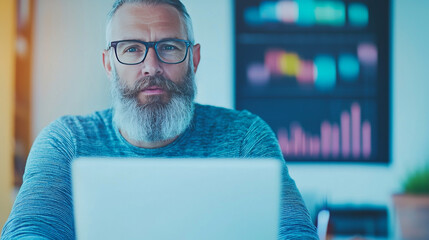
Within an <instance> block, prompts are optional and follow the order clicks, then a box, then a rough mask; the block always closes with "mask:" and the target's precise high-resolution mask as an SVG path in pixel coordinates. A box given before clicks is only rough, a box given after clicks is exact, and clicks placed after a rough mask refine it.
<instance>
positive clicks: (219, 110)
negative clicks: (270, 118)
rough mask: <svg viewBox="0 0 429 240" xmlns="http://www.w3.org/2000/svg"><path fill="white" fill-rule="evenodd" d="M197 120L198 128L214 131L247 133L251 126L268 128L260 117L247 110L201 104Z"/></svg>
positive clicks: (198, 107)
mask: <svg viewBox="0 0 429 240" xmlns="http://www.w3.org/2000/svg"><path fill="white" fill-rule="evenodd" d="M195 119H196V124H197V127H200V128H201V127H202V128H210V129H212V130H215V129H217V130H222V129H223V130H224V129H229V130H230V131H247V130H248V129H249V128H251V126H255V125H257V126H266V123H265V122H264V121H263V120H262V119H261V118H260V117H258V116H257V115H255V114H253V113H251V112H249V111H247V110H233V109H228V108H223V107H216V106H210V105H200V104H197V105H196V107H195Z"/></svg>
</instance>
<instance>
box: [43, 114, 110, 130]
mask: <svg viewBox="0 0 429 240" xmlns="http://www.w3.org/2000/svg"><path fill="white" fill-rule="evenodd" d="M111 125H112V109H105V110H102V111H95V112H93V113H91V114H87V115H65V116H62V117H60V118H58V119H56V120H55V121H53V122H51V123H50V124H49V125H48V126H47V127H46V128H45V131H50V132H51V131H67V132H72V133H79V132H88V131H99V130H100V129H102V128H108V127H110V126H111Z"/></svg>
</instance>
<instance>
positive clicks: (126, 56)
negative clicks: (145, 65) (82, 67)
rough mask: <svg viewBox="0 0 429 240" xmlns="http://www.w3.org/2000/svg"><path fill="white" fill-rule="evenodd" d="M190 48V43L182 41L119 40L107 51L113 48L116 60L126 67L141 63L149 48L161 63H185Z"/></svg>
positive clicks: (111, 44) (112, 43)
mask: <svg viewBox="0 0 429 240" xmlns="http://www.w3.org/2000/svg"><path fill="white" fill-rule="evenodd" d="M190 46H192V43H191V42H190V41H187V40H182V39H164V40H161V41H157V42H143V41H140V40H121V41H113V42H111V43H110V46H109V48H108V50H109V49H110V48H114V49H115V55H116V59H118V61H119V62H120V63H122V64H126V65H136V64H139V63H142V62H143V61H144V60H145V59H146V56H147V52H148V51H149V48H153V49H155V53H156V56H157V57H158V59H159V60H160V61H161V62H163V63H168V64H177V63H181V62H183V61H185V59H186V56H187V55H188V49H189V47H190Z"/></svg>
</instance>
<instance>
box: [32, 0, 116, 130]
mask: <svg viewBox="0 0 429 240" xmlns="http://www.w3.org/2000/svg"><path fill="white" fill-rule="evenodd" d="M107 2H108V1H106V0H91V1H87V0H73V1H67V0H62V1H58V0H55V1H52V0H38V1H37V4H36V9H35V11H36V13H35V16H36V19H35V35H34V71H33V89H34V90H33V96H32V98H33V113H32V115H33V137H36V136H37V134H38V133H39V132H40V130H41V129H42V128H43V127H45V126H46V125H47V124H49V123H50V122H51V121H53V120H55V119H56V118H58V117H60V116H62V115H65V114H88V113H90V112H92V111H94V110H97V109H103V108H107V107H108V106H110V92H109V81H108V79H107V78H106V77H105V73H104V69H103V66H102V58H101V53H102V50H103V48H104V45H105V37H104V36H105V34H104V21H105V16H106V15H107V12H108V10H109V8H110V4H106V3H107Z"/></svg>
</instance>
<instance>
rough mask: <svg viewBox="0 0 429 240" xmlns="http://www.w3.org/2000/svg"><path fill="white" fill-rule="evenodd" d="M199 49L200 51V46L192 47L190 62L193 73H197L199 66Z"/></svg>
mask: <svg viewBox="0 0 429 240" xmlns="http://www.w3.org/2000/svg"><path fill="white" fill-rule="evenodd" d="M200 49H201V45H200V44H195V45H194V46H193V53H192V60H193V63H194V73H196V72H197V69H198V65H199V64H200V57H201V55H200Z"/></svg>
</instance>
